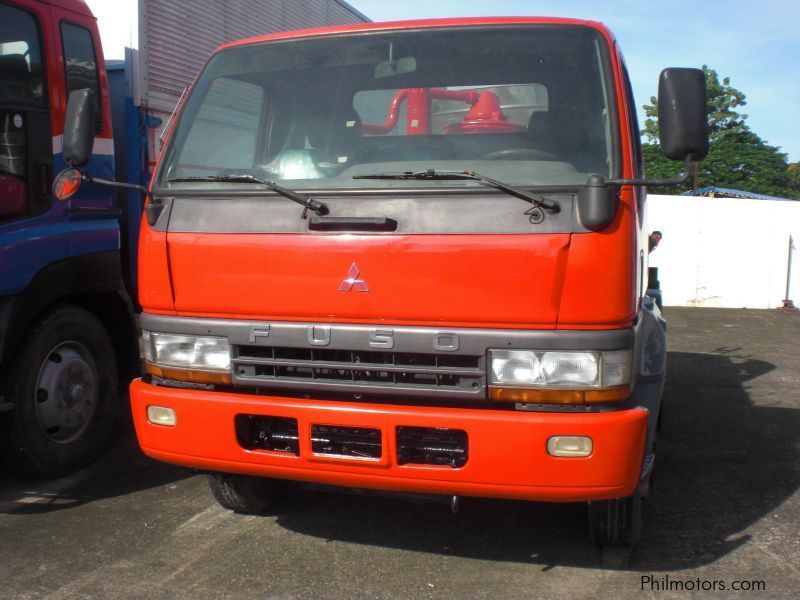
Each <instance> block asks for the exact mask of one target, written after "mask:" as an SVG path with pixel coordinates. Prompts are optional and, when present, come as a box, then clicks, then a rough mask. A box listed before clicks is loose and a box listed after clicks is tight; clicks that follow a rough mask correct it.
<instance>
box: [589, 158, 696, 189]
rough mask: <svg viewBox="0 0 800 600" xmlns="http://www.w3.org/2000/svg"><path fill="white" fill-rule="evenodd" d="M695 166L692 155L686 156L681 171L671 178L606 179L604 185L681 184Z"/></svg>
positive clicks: (653, 185) (692, 171)
mask: <svg viewBox="0 0 800 600" xmlns="http://www.w3.org/2000/svg"><path fill="white" fill-rule="evenodd" d="M696 168H697V163H694V162H692V157H691V156H687V157H686V159H685V161H684V167H683V173H681V174H680V175H679V176H678V177H676V178H672V179H669V178H667V179H606V180H605V185H610V186H614V187H622V186H624V185H644V186H647V187H661V186H665V185H681V184H683V183H686V182H687V181H689V179H691V177H692V175H693V174H694V171H695V169H696Z"/></svg>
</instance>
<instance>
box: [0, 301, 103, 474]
mask: <svg viewBox="0 0 800 600" xmlns="http://www.w3.org/2000/svg"><path fill="white" fill-rule="evenodd" d="M0 392H1V393H2V395H3V396H4V397H5V400H6V401H7V402H10V403H11V405H12V410H10V411H8V412H5V413H3V414H2V415H0V461H2V464H3V465H4V466H6V467H7V468H8V469H9V470H11V471H13V472H15V473H18V474H20V475H23V476H27V477H39V478H51V477H58V476H61V475H65V474H67V473H70V472H71V471H74V470H76V469H78V468H80V467H82V466H83V465H85V464H87V463H88V462H90V461H91V460H92V459H94V458H95V457H96V456H97V455H98V454H99V453H100V452H101V451H102V450H103V448H104V447H105V445H106V442H107V441H108V438H109V435H110V433H111V426H112V424H113V422H114V416H115V414H116V407H117V404H118V388H117V364H116V360H115V356H114V348H113V346H112V344H111V340H110V338H109V336H108V333H107V332H106V330H105V328H104V327H103V325H102V324H101V323H100V321H98V320H97V318H96V317H95V316H94V315H92V314H91V313H90V312H88V311H86V310H84V309H82V308H80V307H77V306H69V305H67V306H59V307H57V308H55V309H53V310H51V311H50V312H48V313H47V314H45V315H44V316H43V317H42V318H41V319H39V321H38V322H37V323H36V324H35V325H34V326H33V327H32V328H31V329H30V331H29V332H28V333H27V334H26V336H25V339H24V340H23V342H22V344H21V345H20V347H19V348H18V349H17V352H16V356H15V357H14V359H13V360H12V361H11V363H10V364H9V365H7V368H6V370H5V373H4V374H3V377H2V380H1V381H0Z"/></svg>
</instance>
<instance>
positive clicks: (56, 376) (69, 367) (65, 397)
mask: <svg viewBox="0 0 800 600" xmlns="http://www.w3.org/2000/svg"><path fill="white" fill-rule="evenodd" d="M97 393H98V374H97V370H96V368H95V366H94V361H93V360H92V357H91V355H90V354H89V351H88V350H87V349H86V348H85V347H84V346H83V345H82V344H79V343H78V342H63V343H61V344H59V345H58V346H56V347H55V348H53V349H52V350H51V351H50V352H49V353H48V354H47V355H46V357H45V360H44V362H43V363H42V366H41V368H40V369H39V377H38V379H37V381H36V416H37V417H38V419H39V424H40V425H41V427H42V429H43V430H44V432H45V434H46V435H47V437H48V438H49V439H50V440H51V441H53V442H56V443H60V444H67V443H69V442H72V441H74V440H75V439H77V438H78V437H80V436H81V435H82V434H83V432H84V431H85V430H86V428H87V427H88V426H89V423H90V422H91V420H92V417H93V416H94V413H95V411H96V410H97Z"/></svg>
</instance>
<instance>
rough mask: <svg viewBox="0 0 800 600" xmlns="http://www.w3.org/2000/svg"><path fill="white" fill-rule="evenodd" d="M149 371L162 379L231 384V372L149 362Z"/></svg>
mask: <svg viewBox="0 0 800 600" xmlns="http://www.w3.org/2000/svg"><path fill="white" fill-rule="evenodd" d="M147 372H148V373H150V374H151V375H155V376H156V377H161V378H162V379H171V380H173V381H186V382H189V383H205V384H209V385H230V384H231V374H230V373H229V372H219V371H200V370H197V369H179V368H176V367H158V366H156V365H154V364H151V363H147Z"/></svg>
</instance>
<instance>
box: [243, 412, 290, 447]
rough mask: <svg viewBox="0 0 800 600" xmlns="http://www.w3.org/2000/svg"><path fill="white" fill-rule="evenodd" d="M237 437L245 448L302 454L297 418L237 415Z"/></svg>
mask: <svg viewBox="0 0 800 600" xmlns="http://www.w3.org/2000/svg"><path fill="white" fill-rule="evenodd" d="M235 426H236V439H237V440H238V442H239V445H240V446H241V447H242V448H244V449H245V450H269V451H270V452H283V453H285V454H294V455H295V456H300V444H299V442H298V436H297V419H289V418H286V417H264V416H260V415H236V420H235Z"/></svg>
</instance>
